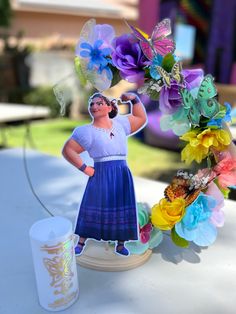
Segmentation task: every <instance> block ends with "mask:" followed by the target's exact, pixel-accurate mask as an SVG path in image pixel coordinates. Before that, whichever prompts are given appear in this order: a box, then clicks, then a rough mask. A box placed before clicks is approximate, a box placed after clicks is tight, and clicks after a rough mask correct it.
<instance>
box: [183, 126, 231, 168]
mask: <svg viewBox="0 0 236 314" xmlns="http://www.w3.org/2000/svg"><path fill="white" fill-rule="evenodd" d="M180 139H181V140H183V141H186V142H189V144H187V145H186V146H185V148H184V149H183V150H182V152H181V159H182V160H183V161H186V163H187V164H190V163H191V162H192V161H193V160H195V161H196V162H198V163H200V162H201V161H202V160H203V159H204V158H206V157H207V156H208V154H209V151H210V149H211V148H213V149H216V150H218V151H222V150H225V149H226V148H227V146H228V145H229V144H230V142H231V139H230V135H229V133H228V132H227V131H225V130H222V129H217V130H212V129H210V128H208V129H205V130H204V131H202V132H201V130H200V129H194V130H191V131H189V132H187V133H185V134H184V135H183V136H181V137H180Z"/></svg>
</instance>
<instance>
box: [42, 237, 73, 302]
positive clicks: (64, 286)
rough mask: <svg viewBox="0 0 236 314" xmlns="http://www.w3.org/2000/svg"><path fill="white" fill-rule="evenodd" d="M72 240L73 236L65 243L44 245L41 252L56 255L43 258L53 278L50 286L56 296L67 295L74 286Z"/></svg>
mask: <svg viewBox="0 0 236 314" xmlns="http://www.w3.org/2000/svg"><path fill="white" fill-rule="evenodd" d="M72 239H73V237H72V236H71V237H70V238H69V239H68V240H66V241H65V242H59V243H58V244H56V245H54V246H47V245H44V246H43V247H41V250H42V251H46V252H47V253H48V254H56V256H54V257H52V258H47V257H45V258H43V263H44V266H45V267H46V269H47V271H48V272H49V275H50V276H51V277H52V281H51V283H50V285H51V286H52V287H54V288H55V291H54V294H55V295H58V294H63V295H66V293H68V291H69V289H70V288H71V287H72V286H73V282H72V278H73V276H74V273H73V272H72V269H71V268H72V263H73V257H74V255H73V250H74V246H73V245H71V241H72ZM66 298H67V297H66Z"/></svg>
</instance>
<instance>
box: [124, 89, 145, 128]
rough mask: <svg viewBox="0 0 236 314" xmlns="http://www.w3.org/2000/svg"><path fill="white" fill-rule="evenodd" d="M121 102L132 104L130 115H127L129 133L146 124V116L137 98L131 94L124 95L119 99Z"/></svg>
mask: <svg viewBox="0 0 236 314" xmlns="http://www.w3.org/2000/svg"><path fill="white" fill-rule="evenodd" d="M120 99H121V101H124V102H127V101H130V102H131V104H132V113H131V114H129V115H128V119H129V122H130V126H131V133H134V132H137V131H138V130H140V129H141V128H143V127H144V126H145V125H146V123H147V114H146V110H145V108H144V105H143V104H142V102H141V100H140V99H139V97H138V96H137V95H135V94H133V93H125V94H122V95H121V97H120Z"/></svg>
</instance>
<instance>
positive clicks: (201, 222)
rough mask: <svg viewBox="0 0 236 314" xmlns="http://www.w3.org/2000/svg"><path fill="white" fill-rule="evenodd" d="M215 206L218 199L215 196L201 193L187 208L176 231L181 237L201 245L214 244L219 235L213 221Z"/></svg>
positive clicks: (176, 226)
mask: <svg viewBox="0 0 236 314" xmlns="http://www.w3.org/2000/svg"><path fill="white" fill-rule="evenodd" d="M215 206H216V201H215V199H214V198H213V197H211V196H209V195H205V194H203V193H200V194H199V196H198V198H197V199H196V200H195V201H194V202H193V203H192V204H191V205H189V206H188V207H187V208H186V212H185V215H184V217H183V218H182V220H181V221H180V222H178V223H177V224H176V225H175V231H176V233H177V234H178V235H179V236H180V237H181V238H184V239H185V240H187V241H193V242H194V243H195V244H197V245H200V246H208V245H210V244H212V243H213V242H214V241H215V239H216V235H217V230H216V226H215V225H213V224H212V222H211V216H212V214H213V209H214V208H215Z"/></svg>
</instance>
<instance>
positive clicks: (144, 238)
mask: <svg viewBox="0 0 236 314" xmlns="http://www.w3.org/2000/svg"><path fill="white" fill-rule="evenodd" d="M151 231H152V224H151V223H148V224H146V225H144V226H143V227H140V229H139V234H140V241H141V242H142V243H147V242H148V241H149V240H150V238H151Z"/></svg>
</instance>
